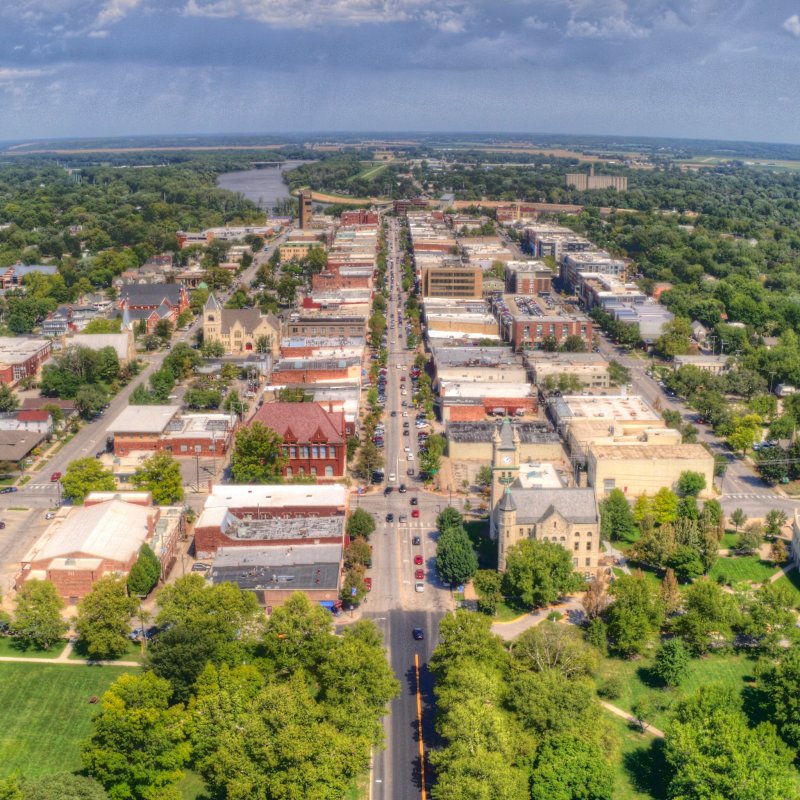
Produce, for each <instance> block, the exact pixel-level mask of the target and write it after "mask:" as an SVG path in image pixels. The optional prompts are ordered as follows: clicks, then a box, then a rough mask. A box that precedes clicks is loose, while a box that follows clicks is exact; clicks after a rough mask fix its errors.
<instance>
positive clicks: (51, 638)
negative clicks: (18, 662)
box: [11, 578, 69, 650]
mask: <svg viewBox="0 0 800 800" xmlns="http://www.w3.org/2000/svg"><path fill="white" fill-rule="evenodd" d="M65 605H66V604H65V603H64V601H63V600H62V599H61V596H60V595H59V594H58V591H57V590H56V587H55V586H53V584H52V583H50V581H40V580H37V579H36V578H30V579H29V580H27V581H25V583H23V584H22V586H21V588H20V590H19V591H18V592H17V598H16V608H15V611H14V621H13V622H12V624H11V633H12V634H14V636H17V637H19V640H20V641H21V642H22V643H23V644H24V645H25V646H26V647H27V646H29V645H33V647H37V648H40V649H42V650H48V649H50V645H51V644H53V643H55V642H58V641H59V640H60V639H61V638H62V637H63V636H64V634H65V633H66V632H67V630H69V623H67V622H66V621H65V620H64V619H63V618H62V617H61V611H62V609H63V608H64V607H65Z"/></svg>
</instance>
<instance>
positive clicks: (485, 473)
mask: <svg viewBox="0 0 800 800" xmlns="http://www.w3.org/2000/svg"><path fill="white" fill-rule="evenodd" d="M492 479H493V477H492V468H491V467H490V466H489V465H488V464H484V465H483V466H482V467H481V468H480V469H479V470H478V476H477V479H476V483H477V484H478V486H480V487H481V488H482V489H484V490H486V489H489V488H491V485H492Z"/></svg>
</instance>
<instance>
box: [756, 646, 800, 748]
mask: <svg viewBox="0 0 800 800" xmlns="http://www.w3.org/2000/svg"><path fill="white" fill-rule="evenodd" d="M758 688H759V689H760V690H761V691H762V692H764V694H765V696H766V704H765V705H766V709H765V710H766V711H767V715H768V716H767V718H768V719H769V720H771V721H773V722H774V723H775V725H776V726H777V728H778V732H779V733H780V735H781V737H782V738H783V740H784V741H785V742H786V743H787V744H788V745H790V746H791V747H793V748H794V749H795V750H798V749H800V649H798V648H797V647H790V648H789V649H786V650H782V652H780V653H779V654H778V657H777V659H776V660H775V661H774V662H773V663H771V664H769V665H768V666H767V667H766V668H765V669H764V670H763V671H762V672H761V674H760V675H759V676H758Z"/></svg>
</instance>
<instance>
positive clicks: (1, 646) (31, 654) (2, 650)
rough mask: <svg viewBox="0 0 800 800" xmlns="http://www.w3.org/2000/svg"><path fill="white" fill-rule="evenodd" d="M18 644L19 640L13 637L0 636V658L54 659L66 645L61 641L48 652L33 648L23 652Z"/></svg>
mask: <svg viewBox="0 0 800 800" xmlns="http://www.w3.org/2000/svg"><path fill="white" fill-rule="evenodd" d="M20 644H21V643H20V641H19V639H17V638H16V637H14V636H0V656H3V657H4V658H5V657H7V656H10V657H12V658H17V657H21V658H56V657H57V656H58V655H59V654H60V653H61V651H62V650H63V649H64V648H65V647H66V646H67V643H66V642H65V641H62V642H61V643H60V644H54V645H53V646H52V647H51V648H50V649H49V650H37V649H36V648H33V647H29V648H28V649H27V650H23V649H22V648H21V647H20Z"/></svg>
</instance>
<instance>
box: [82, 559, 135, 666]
mask: <svg viewBox="0 0 800 800" xmlns="http://www.w3.org/2000/svg"><path fill="white" fill-rule="evenodd" d="M136 609H137V603H136V599H135V598H133V597H128V594H127V592H126V587H125V583H124V581H123V580H122V579H121V578H117V577H115V576H113V575H106V576H105V577H103V578H101V579H100V580H99V581H97V583H95V584H94V586H93V587H92V591H91V592H89V594H87V595H86V597H84V598H83V600H81V602H80V603H79V604H78V616H77V619H76V620H75V628H76V630H77V631H78V644H79V646H80V647H81V648H82V649H84V650H85V651H86V654H87V655H88V657H89V658H91V659H109V658H119V657H120V656H121V655H123V654H124V653H125V651H126V650H127V649H128V633H129V632H130V621H131V617H132V616H133V614H134V613H135V611H136Z"/></svg>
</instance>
